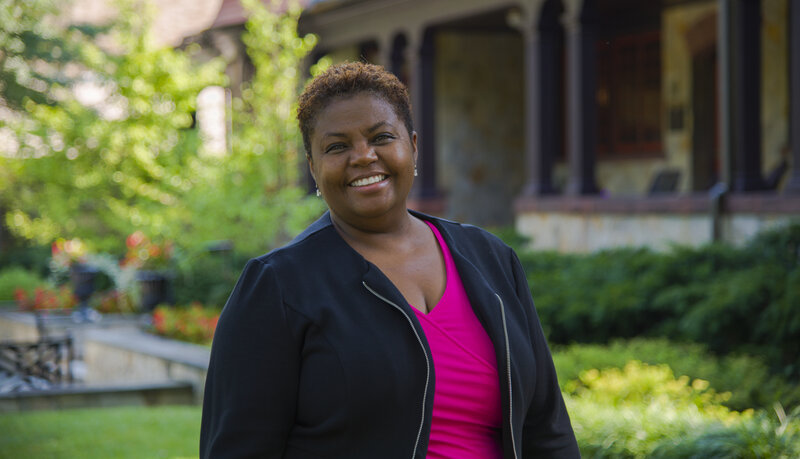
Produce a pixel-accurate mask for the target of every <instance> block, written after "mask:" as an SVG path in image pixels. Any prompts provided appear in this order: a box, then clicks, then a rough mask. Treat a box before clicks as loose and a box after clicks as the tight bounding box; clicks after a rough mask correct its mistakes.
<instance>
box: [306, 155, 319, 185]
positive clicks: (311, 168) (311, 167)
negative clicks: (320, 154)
mask: <svg viewBox="0 0 800 459" xmlns="http://www.w3.org/2000/svg"><path fill="white" fill-rule="evenodd" d="M306 161H308V172H309V173H311V178H313V179H314V183H316V182H317V178H316V177H315V176H314V161H312V160H311V155H306Z"/></svg>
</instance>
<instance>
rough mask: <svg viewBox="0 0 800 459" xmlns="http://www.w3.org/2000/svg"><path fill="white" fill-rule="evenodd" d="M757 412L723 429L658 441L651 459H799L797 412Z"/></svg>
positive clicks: (715, 427) (799, 412) (799, 421)
mask: <svg viewBox="0 0 800 459" xmlns="http://www.w3.org/2000/svg"><path fill="white" fill-rule="evenodd" d="M776 411H777V413H778V416H771V415H768V414H767V413H765V412H760V413H758V414H757V416H754V417H752V418H747V419H744V420H743V421H742V422H741V423H738V424H736V425H734V426H730V427H726V426H720V425H709V426H704V428H701V429H699V430H696V431H692V432H688V433H687V435H686V436H684V437H679V438H672V439H669V440H665V441H662V442H661V443H660V444H659V445H658V447H656V448H655V449H654V450H653V451H652V452H651V454H650V455H649V456H650V457H652V458H664V459H667V458H669V459H673V458H701V457H702V458H719V459H723V458H726V459H727V458H754V459H755V458H766V457H769V458H785V459H789V458H796V457H800V409H798V410H795V411H794V412H793V413H792V414H791V415H789V416H786V415H785V414H784V413H783V410H782V409H781V408H780V406H778V407H777V408H776Z"/></svg>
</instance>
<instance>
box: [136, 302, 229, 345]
mask: <svg viewBox="0 0 800 459" xmlns="http://www.w3.org/2000/svg"><path fill="white" fill-rule="evenodd" d="M221 311H222V310H221V309H220V308H214V307H204V306H203V305H202V304H200V303H192V304H190V305H188V306H183V307H181V306H176V307H171V306H164V305H162V306H158V307H156V309H155V310H154V311H153V316H152V318H153V325H152V329H153V332H155V333H156V334H157V335H161V336H165V337H168V338H173V339H178V340H181V341H188V342H190V343H197V344H204V345H210V344H211V340H212V339H213V338H214V330H215V329H216V327H217V321H218V320H219V314H220V312H221Z"/></svg>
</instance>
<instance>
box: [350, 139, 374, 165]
mask: <svg viewBox="0 0 800 459" xmlns="http://www.w3.org/2000/svg"><path fill="white" fill-rule="evenodd" d="M352 152H353V154H352V156H351V162H352V163H353V164H354V165H358V166H363V165H367V164H370V163H373V162H375V161H376V160H377V159H378V155H377V154H376V153H375V147H374V146H373V145H370V144H369V142H367V141H366V140H363V141H358V142H355V144H354V145H353V150H352Z"/></svg>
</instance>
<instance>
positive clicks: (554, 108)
mask: <svg viewBox="0 0 800 459" xmlns="http://www.w3.org/2000/svg"><path fill="white" fill-rule="evenodd" d="M534 18H535V19H534V20H533V21H532V22H531V23H527V24H524V26H523V27H522V28H521V30H520V31H521V32H522V37H523V40H524V49H523V52H524V62H525V64H524V65H525V172H526V175H527V182H526V184H525V187H524V188H523V190H522V196H525V197H534V196H541V195H545V194H551V193H553V192H555V189H554V188H553V158H554V157H555V153H556V150H557V149H558V144H559V137H560V135H561V124H562V122H563V120H561V119H560V117H559V113H558V103H559V99H560V97H559V96H560V91H559V90H558V80H557V78H558V76H559V74H560V73H561V71H560V69H561V62H560V60H559V57H560V55H559V53H558V51H559V47H558V22H557V21H558V13H557V11H556V10H555V8H554V4H553V2H547V4H546V5H544V6H543V7H542V10H541V12H538V13H537V12H535V13H534Z"/></svg>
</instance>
